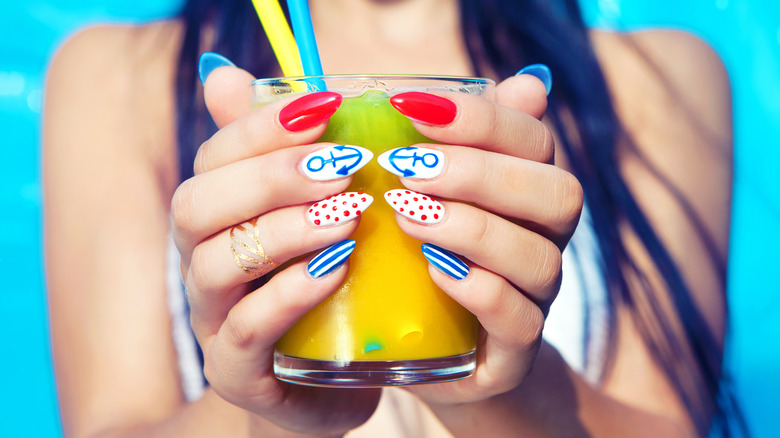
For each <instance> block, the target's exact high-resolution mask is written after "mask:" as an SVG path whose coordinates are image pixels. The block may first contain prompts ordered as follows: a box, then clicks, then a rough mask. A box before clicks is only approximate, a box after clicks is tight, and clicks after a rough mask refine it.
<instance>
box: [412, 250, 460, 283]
mask: <svg viewBox="0 0 780 438" xmlns="http://www.w3.org/2000/svg"><path fill="white" fill-rule="evenodd" d="M422 253H423V255H424V256H425V258H426V259H428V261H429V262H431V264H432V265H433V266H435V267H436V269H438V270H440V271H442V272H444V273H445V274H447V275H449V276H450V277H452V278H454V279H456V280H463V279H464V278H466V276H467V275H469V267H468V265H467V264H465V263H463V261H462V260H461V259H459V258H458V257H457V256H456V255H455V254H453V253H451V252H449V251H447V250H446V249H444V248H442V247H440V246H436V245H434V244H432V243H423V244H422Z"/></svg>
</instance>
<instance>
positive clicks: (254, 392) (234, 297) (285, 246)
mask: <svg viewBox="0 0 780 438" xmlns="http://www.w3.org/2000/svg"><path fill="white" fill-rule="evenodd" d="M252 79H254V78H253V77H252V76H251V75H249V74H248V73H247V72H245V71H243V70H240V69H238V68H235V67H221V68H218V69H216V70H214V72H213V73H211V74H210V75H209V76H208V78H207V80H206V82H205V85H204V87H205V88H204V89H205V98H206V104H207V106H208V108H209V112H210V113H211V115H212V117H213V118H214V120H215V122H216V123H217V125H218V126H219V127H220V128H221V129H220V130H219V131H218V132H217V133H216V134H215V135H214V136H213V137H212V138H211V139H209V140H208V141H207V142H205V143H204V144H203V145H202V146H201V147H200V149H199V150H198V153H197V156H196V159H195V176H194V177H192V178H190V179H189V180H187V181H184V182H183V183H182V184H181V185H180V186H179V187H178V189H177V190H176V193H175V194H174V197H173V202H172V206H171V214H172V218H173V233H174V238H175V241H176V245H177V247H178V249H179V252H180V253H181V273H182V278H183V279H184V285H185V289H186V291H187V297H188V300H189V304H190V312H191V324H192V328H193V331H194V332H195V336H196V337H197V340H198V342H199V343H200V346H201V348H202V350H203V356H204V373H205V376H206V379H207V380H208V382H209V385H210V386H211V387H212V388H213V390H214V391H215V392H216V393H217V394H219V395H220V396H221V397H222V398H224V399H225V400H227V401H229V402H231V403H233V404H235V405H237V406H239V407H242V408H244V409H246V410H247V411H250V412H251V413H253V414H256V415H259V416H261V417H264V418H265V419H267V420H269V421H271V422H273V423H275V424H277V425H278V426H280V427H282V428H284V429H288V430H292V431H295V432H301V433H310V434H317V435H332V434H338V433H342V432H344V431H347V430H349V429H352V428H354V427H356V426H358V425H360V424H362V423H363V422H365V421H366V420H367V419H368V418H369V417H370V416H371V414H372V413H373V411H374V409H375V408H376V405H377V403H378V401H379V395H380V391H379V390H376V389H374V390H354V389H352V390H344V389H325V388H315V387H306V386H299V385H291V384H288V383H284V382H281V381H279V380H277V379H276V377H275V376H274V372H273V351H274V343H275V342H276V341H277V340H278V339H279V338H280V337H281V336H282V335H283V334H284V333H285V332H286V331H287V330H288V329H289V328H290V327H291V326H292V325H293V324H294V323H295V322H296V321H297V320H298V319H299V318H300V317H301V316H303V315H304V314H305V313H306V312H307V311H309V310H310V309H312V308H313V307H314V306H316V305H317V304H318V303H320V302H322V301H323V300H324V299H326V298H327V297H328V296H329V295H330V294H331V293H333V292H334V291H335V290H336V289H337V288H338V287H339V286H340V285H341V283H342V282H343V281H344V279H345V277H346V269H345V267H344V266H342V267H340V268H338V269H336V270H334V271H333V272H331V273H329V274H327V275H323V276H321V277H319V278H315V276H313V275H312V274H310V273H309V272H308V270H307V262H306V260H303V261H296V262H293V263H290V264H289V265H284V266H281V265H282V264H284V263H285V262H288V261H289V260H291V259H294V258H296V257H298V256H301V255H303V254H307V253H309V252H312V251H315V250H318V249H323V248H326V247H328V246H330V245H332V244H334V243H337V242H340V241H342V240H344V239H347V238H348V237H349V235H350V234H352V232H353V231H354V230H355V229H356V227H357V223H358V221H357V220H351V221H348V222H344V221H341V223H340V224H336V225H330V226H317V225H314V223H313V222H312V221H310V220H309V219H307V210H308V208H309V206H310V205H312V204H313V203H315V202H318V201H321V200H324V199H326V198H328V197H329V196H331V195H334V194H338V193H340V192H343V191H344V190H345V189H346V188H347V186H348V185H349V183H350V181H351V177H339V178H337V179H331V180H327V181H315V180H314V179H311V178H309V177H307V176H306V175H304V173H303V172H302V171H301V170H299V169H301V166H300V164H299V163H301V161H302V160H304V158H305V157H307V155H308V154H310V153H312V152H315V151H317V150H321V149H323V148H326V147H328V146H331V145H327V144H312V142H314V141H316V139H317V138H319V137H320V136H321V135H322V133H323V132H324V131H325V128H326V125H327V123H326V121H327V119H328V118H329V117H330V115H331V114H332V113H333V111H335V108H336V107H337V106H338V104H339V102H340V98H337V97H335V96H331V98H330V99H328V95H327V94H324V93H315V94H309V95H307V97H303V98H301V97H299V96H298V97H293V98H287V99H284V100H282V101H279V102H275V103H271V104H268V105H266V106H263V107H261V108H258V109H256V110H254V111H250V97H249V87H248V84H249V82H250V81H251V80H252ZM301 110H302V111H304V112H305V113H307V114H309V118H307V117H296V115H300V114H301V112H300V111H301ZM280 113H281V117H280ZM312 114H314V115H312ZM296 123H297V124H296ZM241 242H243V244H244V245H248V246H243V245H242V243H241ZM247 248H249V249H248V251H249V252H248V253H247V252H246V251H247ZM253 252H254V254H253ZM263 253H264V255H265V257H263ZM237 254H239V255H237ZM240 254H244V255H247V254H249V255H250V256H252V257H250V259H251V258H254V262H253V261H251V260H247V259H246V258H242V257H241V256H240ZM272 270H274V275H273V276H272V277H271V278H269V279H266V278H265V277H263V276H265V274H267V273H268V272H270V271H272ZM260 277H263V278H261V280H260V281H255V280H256V279H258V278H260ZM258 285H259V286H258Z"/></svg>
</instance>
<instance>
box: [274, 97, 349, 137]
mask: <svg viewBox="0 0 780 438" xmlns="http://www.w3.org/2000/svg"><path fill="white" fill-rule="evenodd" d="M340 105H341V95H340V94H338V93H334V92H332V91H319V92H317V93H312V94H307V95H305V96H303V97H300V98H298V99H296V100H294V101H292V102H290V104H288V105H287V106H286V107H284V108H282V110H281V111H280V112H279V122H280V123H281V124H282V126H284V129H286V130H288V131H292V132H299V131H303V130H306V129H309V128H311V127H314V126H317V125H319V124H320V123H322V122H324V121H325V120H327V119H329V118H330V116H332V115H333V113H335V112H336V110H337V109H339V106H340Z"/></svg>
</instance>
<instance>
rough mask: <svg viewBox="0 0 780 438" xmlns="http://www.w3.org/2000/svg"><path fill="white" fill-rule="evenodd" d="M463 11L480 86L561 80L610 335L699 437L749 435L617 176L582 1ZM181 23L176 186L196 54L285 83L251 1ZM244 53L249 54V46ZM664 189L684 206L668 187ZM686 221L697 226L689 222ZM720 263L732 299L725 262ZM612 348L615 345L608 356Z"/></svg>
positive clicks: (666, 262)
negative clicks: (663, 385) (639, 354)
mask: <svg viewBox="0 0 780 438" xmlns="http://www.w3.org/2000/svg"><path fill="white" fill-rule="evenodd" d="M460 7H461V14H460V15H461V17H462V29H463V34H464V36H465V41H466V45H467V49H468V53H469V55H470V57H471V61H472V64H473V67H474V71H475V73H476V74H477V75H489V76H493V77H494V78H496V79H499V80H500V79H504V78H507V77H509V76H511V75H513V74H515V72H516V71H517V69H518V68H519V67H521V66H524V65H527V64H530V63H537V62H538V63H544V64H546V65H548V66H549V67H550V69H551V70H552V72H553V73H554V76H555V86H554V87H553V92H552V93H551V95H550V98H549V103H548V111H547V115H548V117H549V118H550V120H551V121H552V123H553V125H554V127H555V128H556V130H557V132H558V134H559V138H560V141H559V143H558V145H557V146H558V147H560V148H563V151H564V152H565V153H566V155H567V156H568V157H570V163H571V166H572V171H573V173H574V174H575V175H576V176H577V178H578V179H579V181H580V182H581V184H582V186H583V188H584V193H585V202H586V203H587V205H588V206H589V207H590V208H589V210H590V213H591V216H592V219H593V221H592V223H593V227H594V232H595V234H596V236H597V240H598V243H599V246H600V250H601V257H602V260H600V264H601V266H602V269H603V271H604V276H605V278H606V284H607V286H608V289H609V299H608V302H609V314H610V324H611V326H612V328H614V324H615V316H614V309H615V308H616V306H617V305H618V304H622V305H625V306H627V307H628V308H629V309H630V311H631V313H632V315H633V316H634V319H635V321H636V323H637V324H638V327H639V329H640V332H641V334H642V336H643V339H644V341H645V343H646V345H647V346H648V348H649V349H650V351H651V353H652V355H653V357H654V358H655V360H656V361H657V363H658V364H659V365H660V366H661V367H662V369H663V370H664V372H665V374H666V376H667V377H668V378H669V379H670V381H671V383H672V385H673V387H674V389H675V390H676V392H677V394H678V395H679V396H680V398H681V400H682V401H683V403H684V405H685V407H686V408H687V410H688V413H689V414H690V416H691V418H692V420H693V422H694V424H695V426H696V428H697V431H698V433H699V435H702V436H703V435H706V434H707V432H708V431H709V430H710V429H711V428H712V430H713V431H716V432H719V433H721V434H722V435H724V436H731V435H732V424H731V423H736V424H737V425H738V426H739V427H740V428H741V429H742V430H743V431H744V432H746V427H745V425H744V421H743V420H742V416H741V414H740V412H739V409H738V406H737V404H736V403H735V401H734V398H733V396H732V391H731V390H730V389H729V387H728V380H727V379H726V378H725V377H724V374H725V373H724V372H723V370H722V363H721V360H722V359H721V355H720V348H719V346H718V341H717V340H716V339H715V338H714V337H713V335H712V333H711V332H710V330H709V329H708V327H707V325H706V323H705V321H704V318H703V317H702V315H701V313H700V312H699V310H698V308H697V307H696V305H695V303H694V302H693V300H692V297H691V294H690V290H689V288H688V287H687V286H686V284H685V282H684V280H683V278H682V276H681V275H680V272H679V270H678V269H677V267H676V265H675V263H674V262H673V260H672V258H671V256H670V254H669V253H668V252H667V250H666V248H665V247H664V245H663V243H662V242H661V240H660V239H659V238H658V236H657V234H656V232H655V230H653V228H652V226H651V225H650V223H649V222H648V220H647V217H646V216H645V214H644V213H643V212H642V210H641V208H640V207H639V205H638V204H637V202H636V200H635V199H634V197H633V195H632V193H631V191H630V190H629V188H628V186H627V185H626V182H625V181H624V179H623V177H622V176H621V174H620V172H619V171H618V166H617V162H616V160H617V159H616V145H617V143H618V140H621V141H629V142H630V138H628V136H627V135H626V134H625V132H624V131H623V130H622V128H621V125H620V123H619V122H618V119H617V117H616V115H615V113H614V110H613V107H612V103H611V101H610V97H609V92H608V89H607V85H606V81H605V79H604V77H603V75H602V72H601V68H600V66H599V63H598V61H597V59H596V56H595V54H594V52H593V49H592V47H591V44H590V41H589V37H588V33H587V30H586V27H585V24H584V23H583V21H582V18H581V14H580V9H579V6H578V4H577V1H576V0H550V1H542V0H535V1H532V0H525V1H511V0H460ZM181 16H182V18H183V20H184V22H185V29H186V30H185V36H184V42H183V46H182V49H181V54H180V58H179V66H178V76H177V83H176V92H177V93H176V96H177V104H178V109H177V121H178V139H179V166H180V172H181V178H182V179H186V178H188V177H190V176H191V175H192V164H193V158H194V154H195V150H196V147H197V146H198V145H199V144H200V143H201V142H202V141H203V140H205V139H206V138H207V137H208V136H209V135H211V134H212V133H213V132H214V130H215V127H214V125H213V123H212V122H211V119H210V118H209V117H208V115H207V113H206V111H205V108H204V106H203V105H202V103H201V102H202V99H201V98H200V97H201V95H200V92H201V87H200V83H199V81H198V75H197V70H196V69H197V58H198V56H199V54H200V53H201V52H202V51H205V50H211V51H215V52H218V53H220V54H222V55H225V56H227V57H228V58H229V59H231V60H232V61H234V62H235V63H236V64H237V65H239V66H241V67H242V68H244V69H246V70H248V71H250V72H251V73H253V74H254V75H255V76H256V77H271V76H278V75H279V74H280V71H279V68H278V66H277V63H276V60H275V58H274V56H273V52H272V51H271V48H270V45H269V44H268V41H267V39H266V37H265V35H264V33H263V31H262V29H261V27H260V25H259V22H258V20H257V17H256V16H255V12H254V10H253V9H252V5H251V2H250V1H248V0H225V1H219V0H191V1H188V2H187V3H186V5H185V6H184V8H183V11H182V14H181ZM207 26H208V27H210V28H211V29H212V30H213V31H214V32H213V41H208V42H207V41H204V32H203V30H204V28H206V27H207ZM248 41H251V42H252V43H251V44H247V42H248ZM574 138H576V139H578V140H577V142H575V141H574V140H573V139H574ZM659 178H660V177H659ZM662 182H664V183H666V182H665V181H663V180H662ZM667 188H668V189H669V190H670V191H671V193H672V194H675V195H677V192H676V191H675V189H674V187H673V186H671V185H670V184H668V183H667ZM677 200H678V202H680V204H681V205H682V206H683V208H687V207H688V203H687V201H686V200H685V199H684V198H683V197H681V196H679V195H677ZM687 211H688V212H689V215H690V218H691V220H692V221H694V223H695V224H698V223H699V221H698V218H697V217H696V216H695V214H693V210H692V209H690V208H687ZM621 223H623V224H627V225H628V226H629V227H630V229H631V230H632V231H633V232H634V233H635V234H636V236H637V237H638V238H639V239H640V240H641V243H642V244H643V245H644V248H645V249H646V251H647V253H648V254H650V256H651V257H652V259H653V262H654V263H655V267H656V268H657V269H658V272H659V273H660V274H661V275H662V276H663V279H664V281H665V282H666V286H667V288H668V290H669V295H670V298H671V300H672V302H673V303H674V307H675V310H676V315H674V317H675V319H676V320H678V321H679V322H680V323H681V324H683V327H684V330H685V335H686V338H685V339H678V337H677V336H676V335H675V334H674V333H673V331H672V329H671V327H672V324H671V322H670V315H668V314H666V313H665V312H664V311H662V310H661V306H660V304H659V300H658V299H657V297H656V296H655V295H654V293H653V292H654V291H653V290H652V288H651V287H650V286H649V285H648V284H647V281H646V280H645V279H644V277H643V275H642V273H641V270H640V269H639V268H638V267H637V266H636V265H635V264H634V262H633V261H632V259H631V258H630V256H629V254H628V251H627V250H626V248H625V246H624V244H623V241H622V238H621V233H620V231H619V224H621ZM699 229H700V231H701V237H702V238H703V240H704V241H705V242H709V241H711V239H710V238H709V237H708V236H707V233H706V232H705V231H703V227H699ZM713 257H715V255H714V252H713ZM714 262H715V263H716V266H718V267H719V269H720V274H721V275H720V281H721V282H722V286H723V288H722V289H723V290H725V266H724V265H725V261H722V260H721V261H717V260H714ZM626 270H628V271H629V272H630V273H631V275H632V276H636V277H637V278H639V279H640V282H641V283H642V284H643V286H644V287H641V288H630V287H629V286H628V283H627V272H626ZM609 332H610V333H614V330H610V331H609ZM614 344H615V343H614V339H611V340H610V345H612V346H613V347H614ZM685 351H692V353H693V358H694V361H695V363H690V361H687V362H686V361H685V360H684V359H681V358H684V357H686V355H684V354H683V352H685ZM612 353H613V352H612ZM610 355H612V354H610ZM728 414H731V415H730V416H729V415H728ZM730 419H731V420H730Z"/></svg>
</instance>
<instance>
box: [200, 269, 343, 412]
mask: <svg viewBox="0 0 780 438" xmlns="http://www.w3.org/2000/svg"><path fill="white" fill-rule="evenodd" d="M346 274H347V269H346V267H344V266H342V267H340V268H338V269H336V270H335V271H333V272H332V273H331V274H330V275H326V276H324V277H320V278H313V277H312V276H310V275H309V274H308V271H307V270H306V262H298V263H295V264H293V265H291V266H290V267H288V268H287V269H285V270H283V271H281V272H279V273H278V274H277V275H276V276H274V277H273V278H272V279H271V280H269V282H268V283H267V284H265V285H264V286H263V287H262V288H260V289H258V290H256V291H254V292H252V293H249V294H247V295H246V296H244V297H243V298H242V299H241V300H240V301H239V302H238V303H236V304H235V306H233V307H232V308H231V309H230V311H229V313H228V315H227V318H226V319H225V320H224V324H222V326H221V327H220V328H219V331H218V332H216V333H215V334H214V335H212V336H207V337H204V338H203V340H202V345H204V358H205V359H206V360H205V361H204V373H205V375H206V378H207V380H208V381H209V383H210V384H211V385H212V386H214V387H215V388H218V390H219V392H220V393H221V394H228V395H229V396H231V397H232V398H243V397H240V394H247V395H252V396H253V397H251V398H256V399H257V402H258V403H266V404H268V405H273V404H275V403H277V402H279V401H280V400H275V399H274V398H273V397H270V394H272V393H276V391H278V390H279V381H278V380H276V378H275V377H274V374H273V348H274V343H275V342H276V341H277V340H278V339H279V338H280V337H281V336H282V335H283V334H284V333H285V332H286V331H287V330H289V329H290V328H291V327H292V325H293V324H294V323H295V322H296V321H297V320H298V319H300V318H301V317H302V316H303V315H304V314H306V313H307V312H308V311H309V310H311V309H313V308H314V307H315V306H316V305H317V304H319V303H320V302H322V301H323V300H325V299H326V298H327V297H328V296H329V295H330V294H331V293H333V292H334V291H335V290H336V289H337V288H338V287H339V286H340V285H341V283H342V282H343V281H344V279H345V278H346ZM264 395H265V396H267V397H264ZM276 395H277V396H280V395H281V394H276ZM247 398H249V397H247ZM242 401H245V400H242ZM255 407H256V408H257V409H258V410H262V408H263V406H255Z"/></svg>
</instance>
